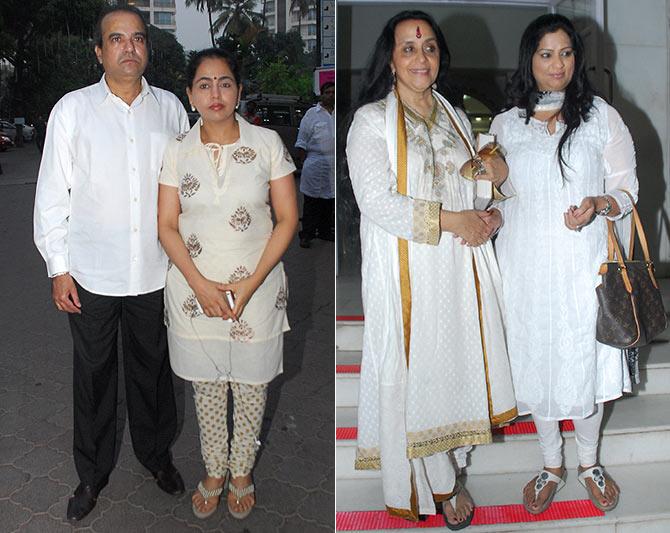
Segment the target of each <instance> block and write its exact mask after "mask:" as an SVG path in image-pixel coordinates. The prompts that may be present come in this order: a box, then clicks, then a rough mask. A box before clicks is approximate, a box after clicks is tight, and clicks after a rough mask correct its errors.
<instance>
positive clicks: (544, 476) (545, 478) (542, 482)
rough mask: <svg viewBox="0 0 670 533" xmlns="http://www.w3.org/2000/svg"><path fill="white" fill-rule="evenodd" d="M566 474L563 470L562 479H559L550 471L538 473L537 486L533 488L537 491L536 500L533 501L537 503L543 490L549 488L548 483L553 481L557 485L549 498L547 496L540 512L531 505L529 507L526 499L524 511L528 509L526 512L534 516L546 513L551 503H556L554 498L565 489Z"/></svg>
mask: <svg viewBox="0 0 670 533" xmlns="http://www.w3.org/2000/svg"><path fill="white" fill-rule="evenodd" d="M565 473H566V472H565V470H563V474H562V475H561V477H559V476H557V475H556V474H552V473H551V472H549V470H545V469H542V470H540V472H538V474H537V476H536V477H535V486H534V487H533V488H534V489H535V499H534V500H533V501H537V497H538V496H539V495H540V492H542V489H543V488H544V487H546V486H547V483H549V482H550V481H553V482H554V483H556V485H554V488H553V490H552V491H551V492H550V493H549V496H547V499H546V500H545V501H544V503H543V504H542V507H540V508H539V509H538V510H535V509H533V508H532V507H531V506H530V505H528V502H526V498H525V497H524V499H523V507H524V509H526V511H528V512H529V513H530V514H534V515H537V514H540V513H543V512H545V511H546V510H547V508H548V507H549V506H550V505H551V502H553V501H554V496H556V493H557V492H558V491H559V490H561V489H562V488H563V487H565V480H564V479H563V478H564V477H565Z"/></svg>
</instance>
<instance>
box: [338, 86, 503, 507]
mask: <svg viewBox="0 0 670 533" xmlns="http://www.w3.org/2000/svg"><path fill="white" fill-rule="evenodd" d="M436 97H438V95H436ZM443 106H446V108H447V109H448V110H449V113H450V114H451V115H452V116H453V118H454V120H456V121H459V122H458V123H459V124H460V128H461V130H462V131H463V133H464V134H465V135H466V136H467V135H470V133H469V129H468V126H466V125H465V124H464V123H463V122H462V121H461V119H460V118H459V117H458V116H457V115H456V113H455V112H454V111H453V109H452V108H451V106H449V104H448V103H447V102H446V101H444V100H441V101H440V105H438V107H437V115H436V119H435V124H433V125H432V126H430V125H429V124H427V123H426V122H425V121H424V120H422V119H421V118H420V117H418V116H417V115H415V114H413V113H412V112H411V111H410V110H408V109H407V108H405V110H406V111H405V119H406V130H407V135H406V138H407V162H406V166H407V194H406V195H403V194H399V193H398V186H397V155H398V153H397V149H396V146H397V130H398V126H397V124H398V119H397V117H398V114H397V100H396V98H395V96H394V95H393V94H389V95H388V96H387V98H386V99H385V100H382V101H379V102H375V103H372V104H368V105H366V106H363V107H362V108H360V109H359V110H358V111H357V112H356V114H355V117H354V120H353V123H352V126H351V129H350V130H349V136H348V141H347V157H348V164H349V171H350V177H351V181H352V184H353V188H354V193H355V195H356V200H357V202H358V206H359V208H360V211H361V227H360V232H361V247H362V257H363V261H362V270H361V277H362V299H363V308H364V313H365V330H364V338H363V359H362V366H361V389H360V398H359V410H358V450H357V460H356V468H359V469H377V468H381V470H382V477H383V487H384V498H385V501H386V505H387V507H388V509H389V510H390V511H391V512H392V513H394V514H397V515H399V516H404V517H406V518H413V519H416V518H417V513H420V514H434V513H435V506H434V501H433V498H434V497H436V498H437V499H440V498H441V497H442V498H444V496H445V495H446V494H447V493H449V492H451V491H452V489H453V485H452V486H445V483H446V482H445V481H444V480H445V479H446V478H447V477H448V476H446V475H444V469H446V468H452V466H451V464H450V463H449V456H448V455H447V454H446V453H445V452H447V451H448V450H452V449H454V448H457V447H461V446H468V445H472V444H483V443H488V442H490V441H491V425H492V423H493V424H499V423H504V422H508V421H510V420H511V419H513V418H514V417H515V416H516V405H515V401H514V392H513V389H512V384H511V376H510V370H509V364H508V361H507V351H506V346H505V337H504V328H503V323H502V318H501V312H502V309H501V304H500V298H501V295H500V276H499V273H498V268H497V264H496V261H495V257H494V255H493V250H492V247H491V244H490V243H487V244H485V245H483V246H480V247H477V248H470V247H467V246H463V245H461V244H460V240H457V239H455V238H453V236H452V235H451V234H449V233H445V234H443V235H441V234H440V228H439V212H440V207H441V208H442V209H445V210H451V211H461V210H465V209H472V203H473V193H474V191H473V189H474V186H473V182H471V181H467V180H465V179H464V178H462V177H461V176H460V175H459V169H460V167H461V165H462V164H463V163H464V162H465V161H466V160H467V159H469V157H470V155H469V152H468V150H467V149H466V146H465V144H464V142H463V140H462V139H461V137H460V135H459V134H458V133H457V131H456V129H455V128H454V127H453V125H452V124H451V121H450V119H449V117H448V115H447V109H445V108H444V107H443ZM399 237H400V238H402V239H407V240H408V241H409V243H408V252H409V285H410V287H409V292H410V293H411V321H410V349H409V357H408V359H409V363H408V362H407V359H406V354H405V348H404V335H403V319H402V308H403V302H402V298H401V282H400V270H401V269H400V267H399V241H398V238H399ZM412 486H414V487H415V488H414V489H413V488H412Z"/></svg>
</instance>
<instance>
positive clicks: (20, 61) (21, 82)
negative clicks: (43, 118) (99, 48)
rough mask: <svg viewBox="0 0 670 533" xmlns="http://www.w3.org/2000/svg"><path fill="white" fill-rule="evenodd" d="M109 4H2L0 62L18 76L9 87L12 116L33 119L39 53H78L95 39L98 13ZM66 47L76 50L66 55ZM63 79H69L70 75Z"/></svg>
mask: <svg viewBox="0 0 670 533" xmlns="http://www.w3.org/2000/svg"><path fill="white" fill-rule="evenodd" d="M105 5H106V1H105V0H2V2H0V59H3V60H5V61H7V62H8V63H9V64H10V65H12V67H13V68H14V75H13V77H12V79H11V81H10V83H9V84H8V90H9V95H8V100H9V105H8V106H7V107H8V108H9V109H10V111H11V113H12V114H14V115H16V116H27V115H28V116H30V113H31V109H30V100H29V98H28V95H29V94H31V93H32V92H33V91H32V88H31V87H30V86H29V85H30V84H34V83H36V80H35V77H34V76H33V75H32V72H33V71H34V70H35V69H37V68H39V67H38V66H37V65H36V61H39V57H40V54H39V53H38V51H39V50H56V52H55V53H59V54H60V53H67V54H77V53H78V51H79V50H80V49H81V46H82V44H81V43H82V42H87V41H88V39H90V38H91V37H92V35H93V32H94V30H95V22H96V19H97V16H98V13H99V12H100V10H101V9H102V7H103V6H105ZM58 35H61V37H57V36H58ZM54 36H56V38H55V41H54ZM73 38H74V39H75V41H73V40H72V39H73ZM76 39H78V40H79V41H76ZM64 46H67V47H73V49H72V50H71V51H68V52H63V47H64ZM78 66H80V65H78ZM64 68H68V67H64ZM63 77H64V78H65V79H69V76H68V75H67V74H64V76H63ZM47 85H48V82H47Z"/></svg>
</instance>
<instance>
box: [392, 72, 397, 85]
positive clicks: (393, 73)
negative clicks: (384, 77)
mask: <svg viewBox="0 0 670 533" xmlns="http://www.w3.org/2000/svg"><path fill="white" fill-rule="evenodd" d="M391 75H392V76H393V85H395V84H396V82H397V81H398V80H397V79H396V77H395V70H392V71H391Z"/></svg>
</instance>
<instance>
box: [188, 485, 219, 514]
mask: <svg viewBox="0 0 670 533" xmlns="http://www.w3.org/2000/svg"><path fill="white" fill-rule="evenodd" d="M225 484H226V482H225V480H224V482H223V485H222V486H220V487H219V488H218V489H212V490H207V489H206V488H205V486H204V485H203V484H202V481H200V482H199V483H198V492H199V493H200V494H201V495H202V497H203V498H205V505H207V500H208V499H209V498H214V497H216V496H219V497H220V496H221V493H222V492H223V487H224V486H225ZM220 500H221V499H220V498H219V501H220ZM218 508H219V503H218V502H217V504H216V505H215V506H214V507H213V508H212V509H210V510H209V511H204V512H203V511H199V510H198V508H197V507H196V505H195V503H194V504H193V514H194V515H195V516H196V517H197V518H200V519H201V520H204V519H205V518H209V517H210V516H212V515H213V514H214V513H215V512H216V510H217V509H218Z"/></svg>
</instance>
